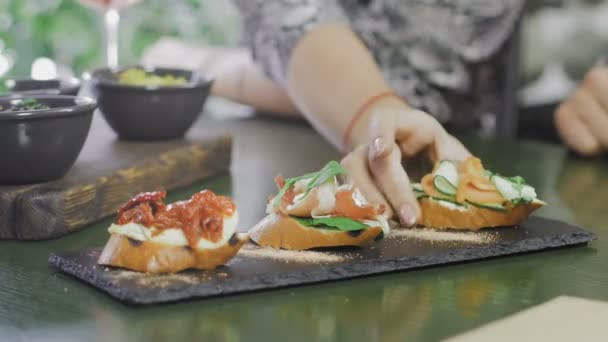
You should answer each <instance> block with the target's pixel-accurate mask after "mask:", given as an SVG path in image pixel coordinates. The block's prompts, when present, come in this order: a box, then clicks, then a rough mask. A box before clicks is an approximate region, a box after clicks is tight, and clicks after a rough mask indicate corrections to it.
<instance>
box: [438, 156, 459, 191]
mask: <svg viewBox="0 0 608 342" xmlns="http://www.w3.org/2000/svg"><path fill="white" fill-rule="evenodd" d="M434 176H435V179H437V177H443V178H444V179H445V180H446V181H447V182H448V183H450V185H452V187H453V188H458V169H457V168H456V165H454V163H452V162H451V161H448V160H444V161H442V162H441V163H440V164H439V167H438V168H437V171H435V175H434ZM437 190H439V189H437ZM440 191H441V190H440Z"/></svg>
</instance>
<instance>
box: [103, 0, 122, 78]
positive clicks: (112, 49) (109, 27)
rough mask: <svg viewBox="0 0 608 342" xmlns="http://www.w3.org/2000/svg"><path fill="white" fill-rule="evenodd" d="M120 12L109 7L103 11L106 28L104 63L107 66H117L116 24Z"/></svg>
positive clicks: (117, 23)
mask: <svg viewBox="0 0 608 342" xmlns="http://www.w3.org/2000/svg"><path fill="white" fill-rule="evenodd" d="M119 22H120V14H119V13H118V10H117V9H116V8H112V7H109V8H108V9H107V10H106V11H105V13H104V25H105V29H106V63H107V65H108V68H111V69H113V68H116V67H118V25H119Z"/></svg>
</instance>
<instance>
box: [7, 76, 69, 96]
mask: <svg viewBox="0 0 608 342" xmlns="http://www.w3.org/2000/svg"><path fill="white" fill-rule="evenodd" d="M4 83H5V85H6V88H7V89H8V90H9V91H10V92H11V93H12V94H20V95H76V94H78V91H79V90H80V80H79V79H77V78H75V77H72V78H70V79H68V80H34V79H31V78H21V79H10V80H7V81H6V82H4Z"/></svg>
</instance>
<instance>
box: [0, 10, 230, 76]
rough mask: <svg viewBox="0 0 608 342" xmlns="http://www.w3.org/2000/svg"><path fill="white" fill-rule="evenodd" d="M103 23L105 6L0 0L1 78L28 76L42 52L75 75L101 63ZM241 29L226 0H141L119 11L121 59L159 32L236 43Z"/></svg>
mask: <svg viewBox="0 0 608 342" xmlns="http://www.w3.org/2000/svg"><path fill="white" fill-rule="evenodd" d="M102 24H103V22H102V15H101V11H99V10H96V9H93V8H89V7H85V6H82V5H81V4H80V3H78V2H77V1H76V0H0V78H3V76H4V78H6V77H8V76H15V77H24V76H28V75H29V74H30V68H31V65H32V62H33V61H34V60H35V59H36V58H38V57H50V58H51V59H53V60H55V61H56V62H57V63H58V64H61V65H65V66H68V67H69V68H71V69H72V70H73V72H74V73H75V74H76V75H78V74H80V73H81V72H83V71H85V70H88V69H91V68H94V67H97V66H101V65H103V63H104V36H103V26H102ZM239 35H240V17H239V14H238V11H237V9H236V8H235V7H234V6H233V5H232V4H231V2H230V1H228V0H170V1H169V0H143V1H142V2H140V3H138V4H135V5H134V6H132V7H130V8H128V9H126V10H123V11H121V27H120V49H119V52H120V62H121V64H131V63H136V62H137V60H138V58H139V56H140V55H141V53H142V51H143V49H144V48H145V47H147V46H149V45H151V44H153V43H154V42H155V41H156V40H158V38H160V37H161V36H174V37H181V38H183V39H185V40H188V41H192V42H200V43H201V44H211V45H232V44H236V43H237V42H238V39H239ZM1 83H2V84H3V83H4V82H1Z"/></svg>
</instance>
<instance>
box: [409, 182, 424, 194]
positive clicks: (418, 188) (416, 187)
mask: <svg viewBox="0 0 608 342" xmlns="http://www.w3.org/2000/svg"><path fill="white" fill-rule="evenodd" d="M412 190H414V191H418V192H424V189H423V188H422V184H420V183H412Z"/></svg>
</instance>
